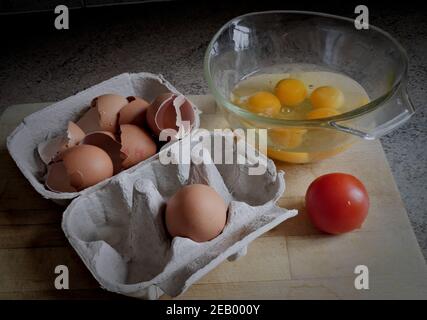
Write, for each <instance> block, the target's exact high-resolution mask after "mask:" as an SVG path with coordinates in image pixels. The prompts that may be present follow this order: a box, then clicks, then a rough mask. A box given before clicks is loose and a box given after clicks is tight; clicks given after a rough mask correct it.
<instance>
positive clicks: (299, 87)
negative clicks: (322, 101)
mask: <svg viewBox="0 0 427 320" xmlns="http://www.w3.org/2000/svg"><path fill="white" fill-rule="evenodd" d="M274 93H275V94H276V96H277V97H278V98H279V100H280V102H281V104H282V105H283V106H285V107H295V106H297V105H299V104H300V103H301V102H303V101H304V100H305V98H306V97H307V89H306V88H305V85H304V82H302V81H301V80H298V79H283V80H280V81H279V82H278V83H277V84H276V87H275V88H274Z"/></svg>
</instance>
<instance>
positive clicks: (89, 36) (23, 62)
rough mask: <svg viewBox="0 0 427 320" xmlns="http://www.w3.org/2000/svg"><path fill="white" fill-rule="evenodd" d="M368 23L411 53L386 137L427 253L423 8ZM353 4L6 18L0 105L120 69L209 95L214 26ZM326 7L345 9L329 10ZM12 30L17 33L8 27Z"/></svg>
mask: <svg viewBox="0 0 427 320" xmlns="http://www.w3.org/2000/svg"><path fill="white" fill-rule="evenodd" d="M368 6H369V9H370V23H372V24H374V25H377V26H379V27H381V28H383V29H384V30H386V31H388V32H389V33H390V34H391V35H393V36H394V37H395V38H396V39H397V40H398V41H400V43H401V44H402V45H403V46H404V47H405V48H406V50H407V53H408V56H409V62H410V63H409V85H408V89H409V94H410V97H411V98H412V101H413V103H414V104H415V106H416V107H417V114H416V116H414V117H413V118H412V119H411V120H410V121H409V122H408V123H406V124H405V125H403V126H402V127H401V128H399V129H398V130H396V131H394V132H392V133H391V134H389V135H387V136H385V137H383V138H382V139H381V141H382V144H383V147H384V150H385V152H386V154H387V158H388V160H389V162H390V165H391V168H392V171H393V174H394V177H395V179H396V182H397V185H398V187H399V190H400V192H401V195H402V198H403V201H404V203H405V205H406V208H407V211H408V214H409V218H410V220H411V222H412V225H413V227H414V230H415V233H416V236H417V239H418V241H419V243H420V246H421V248H422V250H423V253H424V256H425V257H427V198H426V197H427V172H426V167H427V114H426V109H425V107H424V104H425V101H427V88H426V84H427V20H426V19H425V12H423V11H424V10H423V9H420V10H418V9H417V8H415V7H413V6H410V8H407V9H402V8H398V7H396V8H388V9H384V7H382V6H378V7H375V6H373V5H368ZM354 7H355V6H354V5H352V4H348V3H347V4H345V5H343V4H342V3H339V2H338V1H332V2H331V1H329V2H326V7H323V8H322V4H317V7H316V6H312V5H307V4H304V1H303V2H301V5H300V7H297V8H295V7H285V6H284V5H278V4H272V3H269V1H262V4H261V3H260V2H258V3H252V2H251V3H248V2H247V1H246V2H243V1H237V2H233V4H229V3H227V2H223V1H215V4H209V5H207V4H204V5H200V4H199V5H198V6H197V8H196V7H195V6H194V4H193V3H191V2H188V1H187V2H182V1H180V2H161V3H148V4H141V5H132V6H120V7H109V8H92V9H85V10H77V11H71V13H70V30H62V31H58V30H55V29H54V25H53V21H54V18H55V15H54V14H53V12H52V13H45V14H36V15H19V16H7V17H2V18H1V19H0V27H1V33H2V37H1V38H2V39H3V40H2V42H3V43H2V50H1V51H0V112H1V110H3V109H4V108H5V107H6V106H8V105H11V104H18V103H30V102H41V101H55V100H60V99H63V98H65V97H68V96H70V95H72V94H75V93H76V92H78V91H81V90H83V89H85V88H87V87H90V86H92V85H94V84H96V83H98V82H100V81H102V80H106V79H108V78H110V77H112V76H114V75H117V74H120V73H123V72H140V71H149V72H153V73H161V74H163V75H164V76H165V77H166V78H167V79H168V80H169V81H170V82H171V83H172V84H174V85H175V86H176V87H177V88H178V90H180V91H181V92H184V93H186V94H205V93H208V89H207V85H206V82H205V80H204V78H203V56H204V52H205V50H206V47H207V45H208V43H209V41H210V39H211V38H212V36H213V35H214V34H215V32H216V31H217V30H218V29H219V28H220V27H221V26H222V25H223V24H224V23H225V22H227V21H228V20H229V19H231V18H233V17H234V16H237V15H240V14H243V13H247V12H251V11H260V10H271V9H301V10H312V11H323V12H329V13H335V14H341V15H344V16H348V17H353V16H354V14H353V11H354ZM326 8H340V9H339V10H335V9H326ZM11 30H13V32H11Z"/></svg>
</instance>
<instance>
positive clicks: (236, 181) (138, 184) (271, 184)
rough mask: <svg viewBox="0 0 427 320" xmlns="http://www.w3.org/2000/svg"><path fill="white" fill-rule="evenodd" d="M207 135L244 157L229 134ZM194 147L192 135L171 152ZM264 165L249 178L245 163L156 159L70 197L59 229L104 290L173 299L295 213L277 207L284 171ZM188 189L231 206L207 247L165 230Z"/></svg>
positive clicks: (210, 152)
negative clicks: (200, 187) (199, 187)
mask: <svg viewBox="0 0 427 320" xmlns="http://www.w3.org/2000/svg"><path fill="white" fill-rule="evenodd" d="M210 134H211V135H214V134H216V135H220V136H221V137H222V138H223V139H225V140H226V139H233V140H232V143H231V144H230V143H224V145H225V149H227V148H231V149H230V150H231V152H233V155H238V154H241V152H244V151H242V148H236V147H235V146H236V143H237V141H238V139H236V137H235V136H234V135H232V136H230V135H224V134H223V133H212V132H211V133H210ZM197 142H198V140H197V141H196V140H195V139H194V135H193V134H192V135H191V136H187V137H185V138H183V139H182V140H181V141H179V142H177V143H175V144H174V145H173V146H172V147H171V148H170V149H169V152H170V153H171V154H172V155H175V156H176V157H179V150H182V149H180V148H181V147H183V145H185V144H187V145H188V144H189V145H190V147H191V145H194V144H195V143H197ZM246 148H250V149H251V148H252V147H251V146H250V145H246ZM225 149H224V150H223V151H226V150H225ZM203 150H204V151H203V156H206V157H207V158H209V157H210V158H211V159H212V158H213V157H212V155H213V152H214V150H213V147H212V148H211V149H207V148H205V149H203ZM205 150H207V152H206V151H205ZM252 150H254V149H252ZM265 163H266V171H265V172H264V174H261V175H249V174H248V173H249V169H250V168H251V167H253V164H251V163H250V161H248V162H247V163H245V164H237V163H236V164H222V165H221V164H220V165H217V164H214V163H208V162H206V161H205V162H201V163H200V164H195V163H191V164H180V163H177V164H168V165H164V164H162V163H161V161H160V158H157V159H155V160H154V161H151V162H149V163H147V164H146V165H145V166H140V167H139V168H138V169H137V170H134V171H132V172H125V173H123V174H120V175H117V176H115V177H113V178H112V179H111V180H110V181H109V182H108V183H107V184H104V185H103V186H101V187H100V188H98V189H97V190H96V191H95V192H91V193H85V194H83V195H81V196H80V197H78V198H76V199H74V200H73V201H72V202H71V204H70V205H69V206H68V208H67V209H66V210H65V212H64V215H63V220H62V228H63V231H64V233H65V235H66V237H67V238H68V240H69V242H70V244H71V245H72V246H73V248H74V249H75V250H76V251H77V253H78V255H79V256H80V257H81V259H82V260H83V262H84V263H85V265H86V267H87V268H88V269H89V270H90V272H91V273H92V274H93V276H94V277H95V278H96V279H97V281H98V282H99V283H100V285H101V286H102V287H103V288H104V289H106V290H108V291H112V292H116V293H120V294H123V295H127V296H131V297H137V298H144V299H157V298H159V297H160V296H161V295H162V294H163V293H166V294H168V295H170V296H177V295H179V294H181V293H183V292H184V291H185V290H187V289H188V288H189V287H190V286H191V285H192V284H193V283H195V282H196V281H198V280H199V279H200V278H201V277H203V276H204V275H205V274H207V273H208V272H209V271H211V270H212V269H213V268H215V267H216V266H217V265H218V264H220V263H221V262H222V261H224V260H226V259H229V260H233V259H236V258H238V257H240V256H242V255H244V254H245V253H246V249H247V246H248V244H249V243H250V242H251V241H253V240H254V239H256V238H257V237H259V236H260V235H261V234H263V233H265V232H267V231H268V230H270V229H272V228H274V227H275V226H276V225H278V224H280V223H281V222H283V221H284V220H286V219H288V218H290V217H293V216H295V215H296V214H297V210H287V209H284V208H281V207H279V206H278V205H277V204H276V202H277V201H278V199H279V198H280V196H281V195H282V194H283V192H284V190H285V180H284V173H283V172H282V171H279V172H276V167H275V165H274V163H273V162H272V161H271V160H269V159H267V158H265ZM190 183H203V184H207V185H210V186H211V187H212V188H214V189H215V190H216V191H217V192H218V193H219V194H220V195H221V196H222V198H223V199H224V200H225V201H226V203H227V204H228V217H227V224H226V226H225V228H224V230H223V232H222V233H221V234H220V235H219V236H218V237H216V238H215V239H213V240H211V241H207V242H202V243H197V242H194V241H192V240H191V239H188V238H182V237H175V238H173V239H171V238H170V236H169V235H168V234H167V232H166V229H165V225H164V209H165V205H166V201H167V199H168V198H169V197H170V196H172V195H173V194H174V193H175V192H176V191H177V190H178V189H179V188H180V187H181V186H183V185H186V184H190Z"/></svg>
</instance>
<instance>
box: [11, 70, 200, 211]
mask: <svg viewBox="0 0 427 320" xmlns="http://www.w3.org/2000/svg"><path fill="white" fill-rule="evenodd" d="M166 92H173V93H176V94H180V93H179V92H178V90H177V89H175V88H174V87H173V86H172V85H171V84H170V83H169V82H168V81H166V80H165V79H164V78H163V76H162V75H155V74H151V73H146V72H142V73H135V74H132V73H131V74H129V73H124V74H121V75H118V76H115V77H113V78H111V79H109V80H106V81H104V82H101V83H99V84H97V85H95V86H93V87H90V88H88V89H86V90H84V91H81V92H79V93H78V94H76V95H74V96H71V97H69V98H66V99H64V100H62V101H59V102H56V103H54V104H52V105H50V106H48V107H46V108H44V109H43V110H40V111H38V112H35V113H33V114H31V115H29V116H27V117H26V118H25V119H24V120H23V121H22V122H21V123H20V124H19V126H18V127H17V128H16V129H15V130H14V131H13V132H12V133H11V134H10V135H9V136H8V138H7V148H8V150H9V153H10V155H11V156H12V158H13V159H14V161H15V162H16V164H17V166H18V168H19V169H20V170H21V172H22V173H23V174H24V176H25V177H26V178H27V179H28V181H29V182H30V183H31V185H32V186H33V187H34V189H35V190H36V191H37V192H38V193H39V194H41V195H42V196H43V197H45V198H47V199H51V200H53V201H55V202H57V203H59V204H62V205H66V204H68V203H69V201H70V200H71V199H73V198H75V197H77V196H80V195H82V194H86V193H91V192H93V191H96V190H98V189H99V188H101V187H102V186H104V185H106V184H108V183H109V181H110V179H111V178H109V179H106V180H103V181H101V182H99V183H98V184H96V185H94V186H91V187H89V188H86V189H84V190H82V191H79V192H60V193H58V192H53V191H50V190H48V189H47V188H46V187H45V185H44V176H45V174H46V171H47V168H46V165H45V164H44V163H43V161H42V160H41V159H40V156H39V154H38V152H37V147H38V145H39V144H40V143H41V142H44V141H47V140H49V139H51V138H53V137H56V136H58V135H61V134H63V133H64V132H65V131H66V128H67V125H68V121H74V122H75V121H77V119H79V117H80V116H81V115H82V114H83V113H84V111H86V110H87V109H88V108H89V105H90V102H91V101H92V99H93V98H95V97H97V96H99V95H102V94H105V93H115V94H119V95H122V96H139V97H143V98H144V99H146V100H147V101H152V100H154V99H155V98H156V97H157V96H158V95H159V94H162V93H166ZM192 106H193V109H194V110H195V111H196V112H195V115H196V117H195V123H194V128H197V127H198V126H199V123H200V118H199V111H198V110H197V107H196V106H194V105H193V104H192ZM153 158H155V156H153V157H151V158H148V159H146V160H145V161H142V162H140V163H139V164H137V165H135V166H133V167H131V168H129V169H127V170H125V171H122V172H121V173H119V174H118V175H120V174H123V173H126V172H132V171H135V170H137V169H138V168H139V167H141V166H143V165H144V164H145V163H147V162H150V161H152V159H153Z"/></svg>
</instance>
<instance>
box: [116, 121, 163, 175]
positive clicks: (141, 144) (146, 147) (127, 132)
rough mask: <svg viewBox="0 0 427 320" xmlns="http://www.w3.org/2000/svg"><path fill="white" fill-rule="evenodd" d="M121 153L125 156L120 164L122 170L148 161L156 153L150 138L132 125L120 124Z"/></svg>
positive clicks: (154, 144)
mask: <svg viewBox="0 0 427 320" xmlns="http://www.w3.org/2000/svg"><path fill="white" fill-rule="evenodd" d="M120 141H121V143H122V149H121V152H123V153H124V154H125V155H126V159H124V161H123V162H122V166H123V168H124V169H127V168H130V167H132V166H134V165H135V164H137V163H139V162H141V161H143V160H145V159H148V158H149V157H151V156H153V155H155V154H156V152H157V146H156V143H155V142H154V141H153V139H152V138H151V136H150V135H149V134H148V133H147V132H145V131H144V130H143V129H142V128H140V127H138V126H136V125H133V124H122V125H121V126H120Z"/></svg>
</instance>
